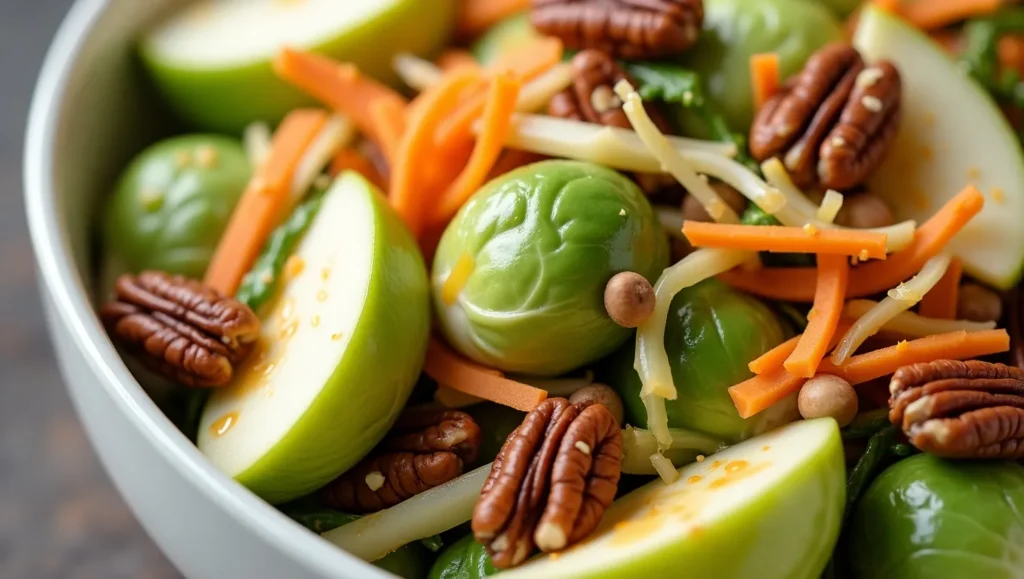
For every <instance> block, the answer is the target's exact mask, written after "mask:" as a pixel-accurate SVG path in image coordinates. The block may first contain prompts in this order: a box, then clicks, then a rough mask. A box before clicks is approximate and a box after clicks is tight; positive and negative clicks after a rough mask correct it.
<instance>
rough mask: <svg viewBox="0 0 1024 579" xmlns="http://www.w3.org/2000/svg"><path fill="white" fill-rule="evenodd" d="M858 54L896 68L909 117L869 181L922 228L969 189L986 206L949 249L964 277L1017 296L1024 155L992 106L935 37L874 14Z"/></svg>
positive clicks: (1022, 252) (1023, 245)
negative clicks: (979, 193) (971, 187)
mask: <svg viewBox="0 0 1024 579" xmlns="http://www.w3.org/2000/svg"><path fill="white" fill-rule="evenodd" d="M854 45H855V46H856V47H857V49H858V50H860V52H861V53H862V54H863V55H864V58H865V59H866V60H867V61H868V62H869V63H870V62H872V61H877V60H881V59H888V60H890V61H892V62H893V63H894V64H895V65H896V67H897V68H898V69H899V71H900V77H901V78H902V80H903V106H902V111H903V118H902V121H901V125H900V129H899V132H898V134H897V136H896V140H895V141H894V142H893V144H892V148H891V149H890V151H889V153H888V155H887V156H886V158H885V161H884V163H883V164H882V167H881V168H880V169H879V170H878V171H877V172H876V173H875V174H874V176H873V177H872V178H871V180H870V181H869V187H870V189H871V191H873V192H875V193H877V194H879V195H881V196H883V197H884V198H885V199H886V200H887V201H888V202H889V204H890V205H891V207H892V209H893V212H894V214H895V215H896V217H897V219H915V220H917V222H918V223H923V222H924V221H925V220H926V219H927V218H928V217H930V216H931V215H932V214H933V213H934V212H935V211H937V210H938V209H939V208H940V207H941V206H942V204H943V203H945V202H946V201H948V200H949V199H950V198H952V197H953V196H954V195H956V194H957V193H958V192H959V191H960V190H961V189H963V188H964V186H965V185H967V184H973V185H975V186H976V187H977V188H978V189H979V190H980V191H982V193H984V194H985V207H984V209H983V210H982V211H981V213H980V214H978V215H977V216H976V217H975V218H974V219H972V220H971V222H970V223H968V224H967V226H966V227H964V229H963V230H962V231H961V232H960V233H959V234H958V235H957V236H956V237H955V238H954V239H953V241H952V242H951V243H950V250H951V251H952V252H953V254H955V255H957V256H959V257H960V259H961V260H962V261H963V266H964V270H965V271H967V273H969V274H970V275H972V276H974V277H976V278H977V279H979V280H981V281H983V282H985V283H988V284H991V285H993V286H995V287H997V288H999V289H1009V288H1011V287H1013V285H1014V284H1015V283H1016V282H1017V280H1018V278H1019V277H1020V273H1021V268H1022V266H1024V227H1021V226H1020V219H1021V216H1024V153H1022V151H1021V145H1020V142H1019V141H1018V139H1017V135H1016V134H1015V133H1014V132H1013V130H1012V129H1011V127H1010V125H1009V124H1008V123H1007V121H1006V119H1005V118H1004V117H1003V114H1002V113H1001V112H1000V110H999V108H998V107H997V106H996V104H995V102H994V101H993V100H992V97H991V96H990V95H989V94H988V93H987V92H985V90H984V89H983V88H982V87H981V86H980V85H979V84H978V83H977V82H975V81H974V80H973V79H972V78H970V77H969V76H968V75H967V74H966V73H965V72H964V71H963V70H962V69H961V68H960V67H959V66H958V65H957V64H956V63H955V62H954V61H953V60H952V59H951V58H950V57H949V55H948V54H947V53H946V52H945V51H944V50H943V49H942V48H941V47H940V46H939V45H938V44H937V43H935V42H934V41H932V40H931V39H930V38H929V37H928V36H926V35H924V34H923V33H921V32H920V31H918V30H916V29H914V28H912V27H910V26H909V25H907V24H905V23H904V22H903V21H901V20H900V19H898V18H896V17H894V16H891V15H889V14H887V13H885V12H884V11H882V10H879V9H876V8H871V7H868V8H867V9H866V10H865V11H864V13H863V15H862V16H861V19H860V25H859V27H858V28H857V32H856V35H855V36H854Z"/></svg>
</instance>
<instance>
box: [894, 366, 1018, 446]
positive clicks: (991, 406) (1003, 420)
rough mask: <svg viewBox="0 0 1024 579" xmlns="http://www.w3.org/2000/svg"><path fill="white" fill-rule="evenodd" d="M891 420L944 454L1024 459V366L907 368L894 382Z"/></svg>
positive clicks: (915, 440) (921, 443)
mask: <svg viewBox="0 0 1024 579" xmlns="http://www.w3.org/2000/svg"><path fill="white" fill-rule="evenodd" d="M889 393H890V394H891V397H890V399H889V409H890V410H889V420H890V421H891V422H892V423H893V424H894V425H895V426H897V427H899V428H902V429H903V432H904V434H906V435H907V438H908V439H909V440H910V442H911V444H913V445H914V446H916V447H917V448H919V449H921V450H922V451H924V452H928V453H931V454H934V455H936V456H941V457H944V458H959V459H969V458H977V459H1020V458H1024V370H1020V369H1018V368H1014V367H1010V366H1006V365H1004V364H992V363H990V362H982V361H979V360H971V361H968V362H959V361H955V360H938V361H935V362H929V363H923V364H913V365H911V366H904V367H903V368H900V369H899V370H897V371H896V373H895V374H894V375H893V377H892V381H891V382H890V383H889Z"/></svg>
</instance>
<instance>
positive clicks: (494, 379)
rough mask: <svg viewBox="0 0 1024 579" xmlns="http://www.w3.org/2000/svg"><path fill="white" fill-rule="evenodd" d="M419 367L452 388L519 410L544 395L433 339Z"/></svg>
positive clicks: (532, 405) (534, 403) (544, 395)
mask: <svg viewBox="0 0 1024 579" xmlns="http://www.w3.org/2000/svg"><path fill="white" fill-rule="evenodd" d="M423 371H424V372H426V373H427V375H428V376H430V377H431V378H433V379H434V380H436V381H437V383H438V384H443V385H444V386H447V387H448V388H451V389H452V390H457V391H459V392H462V393H463V394H469V395H470V396H476V397H477V398H483V399H484V400H490V401H491V402H495V403H497V404H501V405H503V406H509V407H511V408H515V409H516V410H521V411H523V412H529V411H531V410H533V409H534V408H536V406H537V405H538V404H540V403H541V402H543V401H544V400H546V399H547V397H548V393H547V391H545V390H541V389H540V388H534V387H533V386H529V385H527V384H523V383H521V382H516V381H515V380H509V379H508V378H505V377H504V376H503V375H502V373H501V372H499V371H497V370H493V369H491V368H487V367H485V366H481V365H480V364H477V363H476V362H472V361H470V360H467V359H465V358H463V357H462V356H460V355H458V354H456V353H455V352H454V351H453V350H451V349H450V348H449V347H448V346H446V345H444V344H442V343H441V342H440V341H438V340H435V339H432V340H431V341H430V345H429V346H427V361H426V364H425V366H424V368H423Z"/></svg>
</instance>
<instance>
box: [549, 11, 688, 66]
mask: <svg viewBox="0 0 1024 579" xmlns="http://www.w3.org/2000/svg"><path fill="white" fill-rule="evenodd" d="M531 21H532V22H533V26H534V28H536V29H537V30H538V31H540V32H541V33H543V34H547V35H549V36H557V37H558V38H560V39H561V40H562V42H563V43H564V44H565V46H567V47H568V48H575V49H579V50H582V49H586V48H596V49H598V50H602V51H604V52H607V53H609V54H613V55H615V56H621V57H623V58H630V59H637V58H654V57H659V56H672V55H675V54H678V53H680V52H683V51H685V50H687V49H689V48H690V47H691V46H693V45H694V44H695V43H696V42H697V39H698V38H699V37H700V29H701V26H702V25H703V23H704V3H703V1H702V0H533V13H532V18H531Z"/></svg>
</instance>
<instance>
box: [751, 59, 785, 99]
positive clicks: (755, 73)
mask: <svg viewBox="0 0 1024 579" xmlns="http://www.w3.org/2000/svg"><path fill="white" fill-rule="evenodd" d="M780 74H781V73H780V71H779V55H778V54H777V53H775V52H768V53H761V54H754V55H751V57H750V80H751V86H752V87H753V88H754V110H756V111H759V110H761V107H763V106H764V103H766V102H768V99H770V98H772V96H773V95H775V93H776V92H778V90H779V85H780V84H781V79H780Z"/></svg>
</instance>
